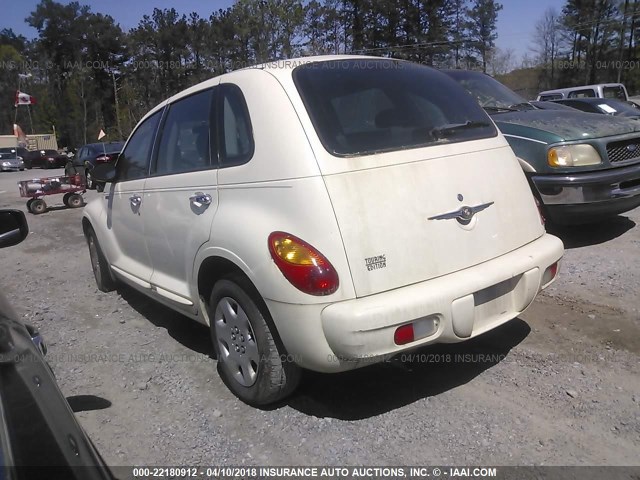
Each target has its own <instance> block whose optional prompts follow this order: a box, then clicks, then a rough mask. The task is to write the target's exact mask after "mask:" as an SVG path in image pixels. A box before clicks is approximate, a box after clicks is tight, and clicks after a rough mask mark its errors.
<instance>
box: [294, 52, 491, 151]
mask: <svg viewBox="0 0 640 480" xmlns="http://www.w3.org/2000/svg"><path fill="white" fill-rule="evenodd" d="M293 79H294V82H295V84H296V87H297V88H298V91H299V92H300V95H301V97H302V100H303V101H304V104H305V107H306V109H307V111H308V113H309V116H310V117H311V120H312V122H313V124H314V127H315V129H316V132H317V133H318V136H319V137H320V140H321V141H322V144H323V145H324V147H325V148H326V149H327V151H328V152H329V153H331V154H334V155H338V156H349V155H363V154H371V153H376V152H386V151H393V150H402V149H407V148H417V147H422V146H427V145H431V144H434V143H452V142H461V141H465V140H472V139H478V138H486V137H492V136H495V135H497V132H496V129H495V127H494V126H493V124H492V123H491V121H490V120H489V118H488V117H487V115H486V114H485V112H483V111H482V110H481V109H480V108H478V105H477V104H476V103H475V102H474V101H473V99H472V98H471V97H470V96H468V95H467V94H466V93H465V92H464V90H463V89H461V88H460V87H459V86H458V85H456V83H455V82H452V81H451V79H449V78H447V76H446V75H443V74H442V73H440V72H438V71H436V70H434V69H432V68H428V67H425V66H421V65H417V64H413V63H409V62H403V61H394V60H386V59H381V60H377V59H376V60H373V59H366V60H332V61H327V62H317V63H310V64H306V65H302V66H300V67H298V68H296V69H295V70H294V72H293Z"/></svg>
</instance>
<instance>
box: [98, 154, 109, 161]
mask: <svg viewBox="0 0 640 480" xmlns="http://www.w3.org/2000/svg"><path fill="white" fill-rule="evenodd" d="M109 160H111V159H110V158H109V157H108V156H107V155H100V156H99V157H96V162H108V161H109Z"/></svg>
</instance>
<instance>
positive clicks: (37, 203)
mask: <svg viewBox="0 0 640 480" xmlns="http://www.w3.org/2000/svg"><path fill="white" fill-rule="evenodd" d="M29 210H30V211H31V213H33V214H34V215H40V214H41V213H44V212H46V211H47V204H46V202H45V201H44V200H42V199H41V198H34V199H33V201H32V202H31V205H29Z"/></svg>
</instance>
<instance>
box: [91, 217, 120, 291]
mask: <svg viewBox="0 0 640 480" xmlns="http://www.w3.org/2000/svg"><path fill="white" fill-rule="evenodd" d="M86 237H87V245H88V246H89V259H90V260H91V269H92V270H93V276H94V278H95V279H96V285H97V286H98V290H100V291H102V292H112V291H113V290H115V289H116V282H115V280H114V279H113V277H112V276H111V269H110V268H109V263H108V262H107V259H106V258H105V257H104V254H103V253H102V249H101V248H100V244H99V243H98V239H97V238H96V233H95V232H94V231H93V228H91V227H89V230H88V231H87V233H86Z"/></svg>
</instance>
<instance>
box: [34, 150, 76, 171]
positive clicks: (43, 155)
mask: <svg viewBox="0 0 640 480" xmlns="http://www.w3.org/2000/svg"><path fill="white" fill-rule="evenodd" d="M29 160H30V164H31V167H40V168H63V167H64V166H65V165H66V164H67V161H68V160H69V159H68V158H67V156H66V155H63V154H61V153H58V151H57V150H34V151H33V152H30V153H29Z"/></svg>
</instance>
